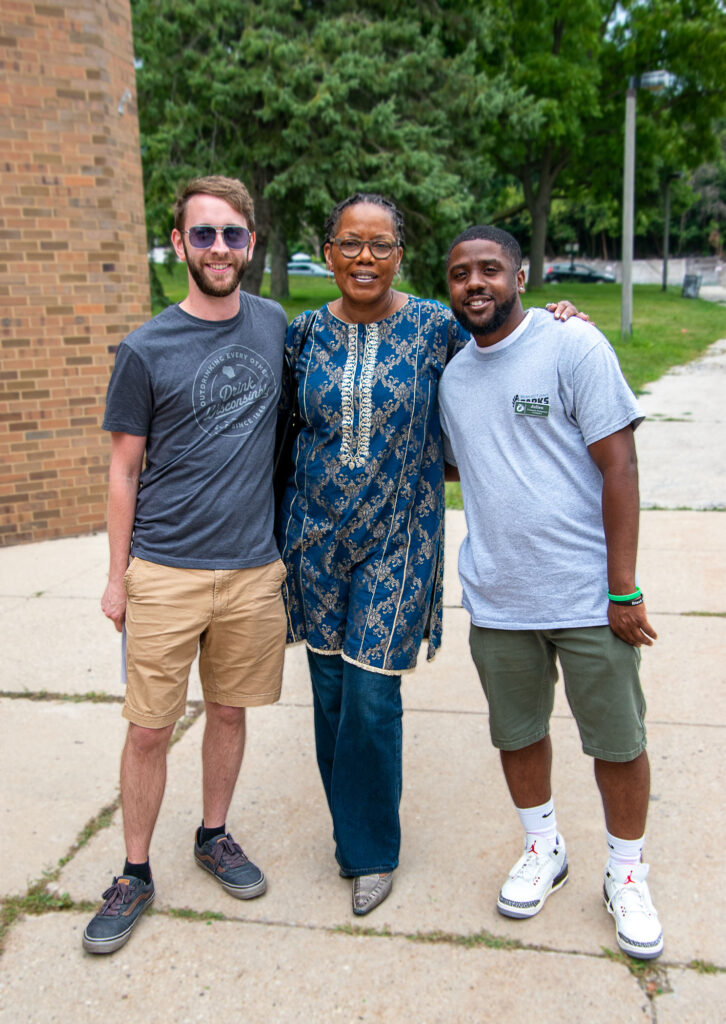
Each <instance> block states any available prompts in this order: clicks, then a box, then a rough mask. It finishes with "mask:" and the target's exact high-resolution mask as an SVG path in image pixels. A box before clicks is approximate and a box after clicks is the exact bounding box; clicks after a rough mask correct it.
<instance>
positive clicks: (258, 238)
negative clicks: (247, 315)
mask: <svg viewBox="0 0 726 1024" xmlns="http://www.w3.org/2000/svg"><path fill="white" fill-rule="evenodd" d="M264 188H265V182H264V181H263V180H260V181H255V182H254V184H253V186H252V189H251V191H252V198H253V199H254V203H255V248H254V252H253V253H252V259H251V260H250V263H249V266H248V267H247V270H246V271H245V276H244V277H243V278H242V285H241V287H242V289H243V291H246V292H250V294H251V295H259V294H260V288H261V287H262V276H263V274H264V273H265V259H266V257H267V243H268V239H269V237H270V204H269V203H268V201H267V200H266V199H265V198H264V197H263V192H264Z"/></svg>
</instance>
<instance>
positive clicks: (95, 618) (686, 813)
mask: <svg viewBox="0 0 726 1024" xmlns="http://www.w3.org/2000/svg"><path fill="white" fill-rule="evenodd" d="M724 383H726V342H721V343H719V344H717V345H716V346H713V347H712V348H711V349H710V350H709V352H708V354H707V355H706V356H705V357H704V358H703V359H701V360H699V362H698V363H695V364H691V365H690V366H689V367H687V368H684V369H683V370H676V371H674V372H673V373H672V374H669V375H667V376H666V377H665V378H663V379H662V380H661V381H659V382H657V383H656V384H654V385H652V386H651V387H650V388H649V389H648V391H649V394H647V395H646V396H645V397H644V404H646V406H647V408H648V412H649V415H650V417H651V418H650V419H649V420H648V421H646V423H645V424H643V426H642V427H641V428H640V430H639V431H638V434H637V438H638V445H639V452H640V463H641V477H642V499H643V503H644V505H645V506H649V507H650V509H649V510H646V511H644V513H643V516H642V528H641V553H640V577H641V581H642V586H643V589H644V591H645V594H646V597H647V602H648V609H649V614H650V618H651V621H652V622H653V624H654V625H655V627H656V629H657V630H658V633H659V640H658V643H657V645H656V646H655V648H654V649H653V650H648V651H646V652H645V654H644V669H643V679H644V685H645V689H646V694H647V696H648V702H649V718H648V722H649V751H650V756H651V761H652V769H653V795H652V804H651V811H650V819H649V827H648V845H647V850H646V854H647V859H648V860H649V861H650V863H651V865H652V869H651V879H650V880H651V891H652V894H653V897H654V900H655V903H656V906H657V907H658V909H659V912H660V916H661V919H662V922H663V926H664V930H665V935H666V948H665V952H664V954H663V957H662V958H661V959H660V960H659V961H656V962H655V963H652V964H650V965H644V966H643V967H641V968H638V966H636V965H635V964H634V962H633V961H627V959H626V958H624V957H622V956H620V955H619V954H618V953H616V952H615V950H617V946H616V942H615V935H614V929H613V925H612V921H611V919H610V918H609V916H608V915H607V913H606V912H605V909H604V907H603V904H602V897H601V884H602V869H603V866H604V863H605V859H606V850H605V843H604V835H603V826H602V812H601V807H600V801H599V797H598V794H597V790H596V787H595V784H594V781H593V778H592V771H591V768H590V765H589V762H588V759H586V758H584V757H583V756H582V754H581V752H580V749H579V740H578V737H577V731H576V728H575V726H574V723H573V721H572V719H571V716H570V713H569V709H568V708H567V705H566V703H565V702H564V700H563V696H562V694H561V693H560V694H559V695H558V702H557V705H556V709H555V715H554V718H553V723H552V732H553V737H554V743H555V771H554V784H555V794H556V800H557V810H558V821H559V824H560V827H561V829H562V831H563V834H564V835H565V837H566V839H567V843H568V853H569V860H570V881H569V884H568V885H567V886H565V887H564V889H563V890H562V891H561V893H558V894H557V895H556V896H554V897H553V898H552V900H550V901H549V902H548V904H547V906H546V908H545V909H544V910H543V912H542V913H541V914H540V915H539V916H538V917H536V918H534V919H532V920H530V921H524V922H518V921H513V920H508V919H505V918H503V917H500V916H499V915H498V914H497V912H496V909H495V899H496V893H497V890H498V887H499V885H500V884H501V881H502V879H503V877H504V876H505V874H506V871H507V870H508V868H509V867H510V865H511V864H512V862H513V861H514V860H515V859H516V857H517V856H518V854H519V842H520V832H519V825H518V822H517V820H516V816H515V814H514V812H513V810H512V808H511V805H510V802H509V798H508V796H507V794H506V792H505V787H504V783H503V780H502V778H501V772H500V769H499V763H498V758H497V755H496V753H495V752H494V751H493V750H492V748H491V746H490V743H489V735H488V723H487V714H486V705H485V701H484V698H483V696H482V694H481V691H480V688H479V684H478V681H477V679H476V675H475V672H474V670H473V667H472V666H471V664H470V660H469V654H468V647H467V635H468V616H467V615H466V614H465V612H464V611H463V610H462V608H461V606H460V590H459V586H458V582H457V579H456V549H457V547H458V544H459V543H460V541H461V538H462V536H463V533H464V523H463V514H462V513H457V512H449V513H448V514H447V578H446V589H445V594H446V612H445V633H444V647H443V650H442V652H441V653H440V655H439V656H438V657H437V659H436V661H435V662H434V663H432V664H430V665H426V664H421V665H420V667H419V669H418V670H417V671H416V672H415V673H414V674H413V675H411V676H409V677H408V678H407V679H406V680H405V684H404V703H405V708H406V712H405V719H404V794H403V800H402V807H401V813H402V825H403V848H402V853H401V866H400V868H399V870H398V872H397V873H396V880H395V884H394V889H393V893H392V895H391V896H390V898H389V899H388V900H387V901H386V903H384V904H383V905H382V906H381V907H380V908H378V909H377V910H376V911H374V912H373V913H372V914H371V915H370V916H369V917H366V918H365V919H357V918H354V917H353V915H352V914H351V912H350V882H347V881H345V880H343V879H341V878H339V877H338V875H337V870H336V865H335V862H334V859H333V848H332V842H331V837H330V820H329V816H328V812H327V808H326V806H325V801H324V797H323V792H322V787H321V785H320V782H319V780H318V777H317V770H316V766H315V756H314V750H313V730H312V707H311V699H310V691H309V682H308V677H307V669H306V665H305V658H304V652H303V651H302V649H301V648H299V647H298V648H294V649H292V650H290V651H288V654H287V659H286V666H285V683H284V688H283V695H282V700H281V701H280V703H279V704H277V705H275V706H274V707H269V708H261V709H253V710H252V711H251V712H250V713H249V717H248V722H249V739H248V746H247V752H246V756H245V764H244V767H243V771H242V775H241V777H240V781H239V784H238V787H237V792H236V795H235V799H234V803H233V806H232V810H231V813H230V816H229V825H230V828H231V829H232V830H233V832H234V834H235V836H236V837H237V838H238V840H239V841H240V842H241V843H242V844H243V846H244V847H245V849H246V850H247V852H248V853H249V854H250V856H251V857H252V858H253V859H254V860H255V861H257V862H258V863H260V864H261V865H262V866H263V868H264V870H265V873H266V874H267V877H268V880H269V889H268V892H267V894H266V895H265V896H264V897H262V898H260V899H257V900H252V901H249V902H242V901H236V900H233V899H231V898H229V897H227V896H226V895H225V894H224V892H223V891H222V890H221V889H220V888H219V887H218V886H217V885H216V884H215V883H214V882H213V880H212V879H210V878H209V876H207V875H205V874H204V873H202V872H201V871H199V870H198V869H197V868H196V867H195V865H194V862H193V858H192V838H193V831H194V828H195V826H196V825H197V824H198V821H199V817H200V778H199V767H200V747H201V736H202V730H203V721H202V720H201V718H200V704H199V700H200V696H201V694H200V690H199V685H198V679H197V678H196V676H195V678H194V679H193V680H192V685H191V686H190V693H189V705H188V708H187V716H186V718H185V719H184V721H183V722H182V723H181V728H180V730H179V738H178V740H177V742H176V743H175V744H174V746H173V747H172V749H171V752H170V756H169V777H168V783H167V791H166V797H165V801H164V805H163V808H162V812H161V816H160V819H159V822H158V825H157V830H156V834H155V837H154V845H153V851H152V862H153V866H154V875H155V880H156V884H157V898H156V902H155V905H154V910H153V911H151V912H149V913H148V914H147V915H145V917H144V920H142V921H141V922H140V923H139V925H138V927H137V929H136V931H135V934H134V935H133V937H132V939H131V941H130V942H129V943H128V945H127V946H125V947H124V948H123V949H122V950H120V951H119V952H117V953H116V954H115V955H113V956H109V957H91V956H89V955H88V954H86V953H84V952H83V950H82V948H81V941H80V938H81V932H82V930H83V927H84V926H85V924H86V921H87V920H88V918H89V916H90V914H91V913H92V912H93V910H94V909H95V907H96V905H97V903H98V899H99V896H100V893H101V891H102V889H103V888H105V886H107V885H108V884H109V882H110V880H111V876H112V875H113V874H114V873H115V872H118V871H119V870H120V868H121V865H122V863H123V861H122V856H123V852H122V850H123V843H122V834H121V818H120V812H119V810H118V807H117V799H118V761H119V753H120V749H121V746H122V743H123V738H124V734H125V723H124V722H123V720H122V719H121V717H120V703H121V700H122V687H121V685H120V682H119V664H120V651H119V642H118V636H117V634H116V633H115V632H114V630H113V628H112V627H111V625H110V624H109V623H108V622H107V621H106V620H105V619H104V618H103V616H102V614H101V612H100V609H99V605H98V600H99V595H100V594H101V591H102V589H103V585H104V582H105V573H106V538H105V536H103V535H99V536H91V537H83V538H77V539H71V540H60V541H53V542H47V543H41V544H33V545H28V546H21V547H14V548H6V549H3V550H0V637H1V639H2V651H3V659H2V668H1V669H0V691H2V696H1V697H0V704H1V705H2V718H1V720H0V721H1V722H2V724H1V725H0V771H1V772H2V779H3V793H4V800H3V802H2V812H3V817H2V829H0V837H1V838H0V857H1V865H2V871H1V875H0V893H1V895H2V897H3V904H4V921H5V926H4V929H5V934H4V953H3V955H2V958H1V959H0V1021H2V1022H3V1024H4V1022H6V1021H7V1022H10V1021H13V1022H16V1021H23V1022H25V1021H28V1022H33V1024H34V1022H41V1021H42V1022H51V1021H64V1022H65V1021H70V1020H73V1021H74V1022H79V1024H85V1022H87V1021H88V1022H91V1021H98V1020H101V1019H102V1020H103V1021H104V1024H115V1022H117V1021H118V1022H122V1021H123V1022H126V1024H128V1022H132V1024H135V1022H137V1021H138V1022H145V1024H146V1022H159V1024H162V1022H168V1021H174V1022H183V1021H197V1020H199V1021H201V1020H204V1021H208V1020H210V1019H211V1018H213V1017H223V1016H224V1017H231V1019H234V1020H241V1021H244V1022H245V1024H257V1022H260V1024H262V1022H264V1024H271V1022H272V1024H276V1022H281V1024H287V1022H292V1021H305V1022H314V1024H317V1022H321V1024H327V1022H332V1021H344V1022H348V1021H364V1022H373V1021H383V1022H386V1024H399V1022H406V1024H407V1022H409V1021H415V1022H416V1024H428V1022H432V1024H433V1022H446V1024H449V1022H452V1024H453V1022H455V1024H459V1022H472V1024H480V1022H487V1021H494V1020H497V1021H502V1022H504V1024H509V1022H519V1021H524V1020H536V1021H538V1024H548V1022H554V1021H557V1022H563V1021H564V1022H583V1024H598V1022H602V1024H606V1022H607V1024H610V1022H613V1021H617V1022H630V1021H657V1022H658V1024H676V1022H677V1024H690V1022H693V1024H701V1022H703V1021H713V1022H717V1021H724V1020H726V1010H724V1007H726V925H725V924H724V905H723V904H724V897H723V893H724V886H723V881H722V874H723V871H722V865H721V862H720V857H721V851H720V839H719V837H720V835H722V834H723V833H724V831H726V814H725V813H724V807H723V800H722V794H721V779H722V778H723V777H724V772H725V770H726V745H725V744H724V740H726V694H725V692H724V685H723V683H724V676H725V674H726V672H725V670H724V651H725V650H726V585H725V583H724V580H725V579H726V529H725V527H726V514H724V512H721V511H701V510H705V509H724V508H726V486H725V482H726V467H725V465H724V457H725V455H724V453H726V436H725V434H724V432H725V431H726V427H724V417H723V413H722V409H723V402H722V400H721V398H720V396H721V395H722V394H723V393H724V388H723V385H724ZM653 507H656V508H657V509H658V510H655V508H653Z"/></svg>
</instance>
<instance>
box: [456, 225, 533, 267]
mask: <svg viewBox="0 0 726 1024" xmlns="http://www.w3.org/2000/svg"><path fill="white" fill-rule="evenodd" d="M476 238H482V239H484V241H487V242H496V244H497V245H500V246H501V247H502V249H504V251H505V252H506V254H507V256H509V258H510V260H511V261H512V265H513V266H514V269H515V270H519V268H520V267H521V266H522V250H521V249H520V248H519V242H518V241H517V239H516V238H515V237H514V235H510V234H509V232H508V231H502V229H501V228H495V227H492V225H491V224H475V225H474V226H473V227H470V228H467V229H466V231H462V232H461V234H459V235H457V236H456V238H455V239H454V241H453V242H452V243H451V245H450V246H449V252H448V255H447V257H446V262H447V264H448V262H449V260H450V259H451V253H452V251H453V250H454V248H455V247H456V246H457V245H459V243H460V242H471V241H473V240H474V239H476Z"/></svg>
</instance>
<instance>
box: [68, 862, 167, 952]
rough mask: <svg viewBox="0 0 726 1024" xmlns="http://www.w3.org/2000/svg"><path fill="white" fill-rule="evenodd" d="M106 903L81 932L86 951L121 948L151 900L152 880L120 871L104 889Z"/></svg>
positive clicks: (109, 950)
mask: <svg viewBox="0 0 726 1024" xmlns="http://www.w3.org/2000/svg"><path fill="white" fill-rule="evenodd" d="M102 899H104V900H105V903H104V904H103V906H102V907H101V909H100V910H99V911H98V913H97V914H96V916H95V917H92V918H91V920H90V921H89V922H88V924H87V925H86V929H85V931H84V932H83V946H84V948H85V949H87V950H88V952H89V953H113V952H114V950H116V949H120V948H121V946H123V945H124V943H125V942H127V941H128V939H129V936H130V935H131V932H132V930H133V927H134V925H135V924H136V922H137V921H138V919H139V918H140V917H141V915H142V914H143V912H144V911H145V910H146V908H147V907H149V906H151V904H152V903H153V902H154V882H153V880H152V881H151V882H149V883H148V885H147V883H146V882H142V881H141V879H140V878H134V877H133V876H132V875H119V877H118V878H114V880H113V885H111V886H110V887H109V888H108V889H106V891H105V893H104V894H103V897H102Z"/></svg>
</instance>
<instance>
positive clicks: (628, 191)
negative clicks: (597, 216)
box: [620, 70, 675, 339]
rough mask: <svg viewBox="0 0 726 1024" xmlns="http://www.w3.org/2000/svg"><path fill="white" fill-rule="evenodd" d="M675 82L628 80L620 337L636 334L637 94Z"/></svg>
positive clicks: (666, 74) (655, 77) (664, 74)
mask: <svg viewBox="0 0 726 1024" xmlns="http://www.w3.org/2000/svg"><path fill="white" fill-rule="evenodd" d="M674 81H675V78H674V76H673V75H672V74H671V73H670V71H663V70H661V71H646V72H645V73H644V74H642V75H635V76H633V77H632V78H630V79H629V80H628V91H627V92H626V94H625V166H624V168H623V252H622V257H623V262H622V267H623V269H622V279H623V288H622V300H621V307H620V334H621V336H622V338H623V339H627V338H629V337H630V336H631V335H632V333H633V220H634V215H635V94H636V92H637V90H638V89H649V90H650V91H651V92H660V91H661V90H662V89H666V88H668V87H669V86H670V85H672V84H673V82H674Z"/></svg>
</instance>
